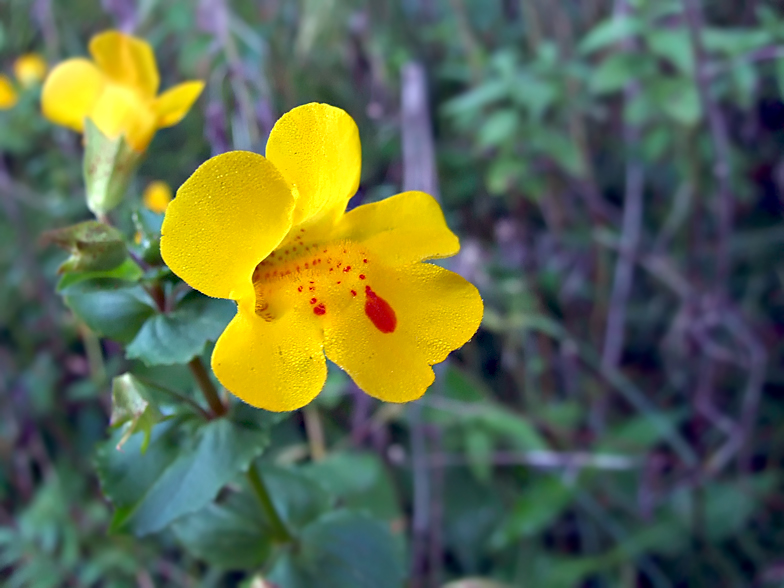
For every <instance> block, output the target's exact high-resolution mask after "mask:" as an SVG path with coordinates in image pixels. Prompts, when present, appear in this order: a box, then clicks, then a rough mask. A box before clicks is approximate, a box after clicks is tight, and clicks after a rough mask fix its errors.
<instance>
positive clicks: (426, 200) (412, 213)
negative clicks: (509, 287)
mask: <svg viewBox="0 0 784 588" xmlns="http://www.w3.org/2000/svg"><path fill="white" fill-rule="evenodd" d="M334 235H335V237H334V238H336V239H348V240H351V241H355V242H358V243H362V244H363V245H365V246H366V247H367V248H368V249H371V250H372V251H373V252H374V253H375V254H376V255H378V256H379V257H380V258H381V260H383V261H384V262H385V263H387V264H389V265H394V266H398V265H405V264H408V263H412V262H416V261H422V260H424V259H436V258H442V257H449V256H450V255H454V254H455V253H457V252H458V251H459V250H460V243H459V241H458V239H457V237H456V236H455V235H454V233H452V231H450V230H449V228H448V227H447V226H446V221H445V220H444V214H443V213H442V212H441V206H439V204H438V202H437V201H436V199H435V198H433V197H432V196H430V195H429V194H425V193H424V192H404V193H402V194H398V195H396V196H392V197H391V198H386V199H385V200H381V201H380V202H374V203H372V204H364V205H362V206H358V207H357V208H355V209H354V210H352V211H350V212H348V213H346V214H345V215H344V216H343V217H341V218H340V220H339V221H338V224H337V226H336V227H335V233H334Z"/></svg>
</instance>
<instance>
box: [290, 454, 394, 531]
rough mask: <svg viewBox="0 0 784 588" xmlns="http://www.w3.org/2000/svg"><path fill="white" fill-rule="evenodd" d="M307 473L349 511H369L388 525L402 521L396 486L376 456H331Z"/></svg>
mask: <svg viewBox="0 0 784 588" xmlns="http://www.w3.org/2000/svg"><path fill="white" fill-rule="evenodd" d="M303 473H304V474H305V475H307V476H308V477H309V478H310V479H311V480H313V481H314V482H316V483H317V484H319V486H321V487H322V488H324V489H325V490H326V491H327V492H328V493H329V494H331V495H332V496H333V497H335V498H337V499H339V501H340V504H341V505H343V506H345V507H348V508H351V509H354V510H366V511H367V512H368V513H370V514H371V515H373V517H375V518H379V519H384V520H387V521H391V520H394V519H397V518H399V517H400V506H399V504H398V499H397V496H396V495H395V491H394V487H395V486H394V484H393V482H392V479H391V478H390V476H389V473H388V472H387V470H386V468H385V467H384V464H383V462H382V461H381V459H380V458H379V457H378V456H377V455H376V454H373V453H358V452H353V451H350V452H349V451H347V452H344V453H331V454H329V455H328V456H327V457H326V458H325V459H323V460H321V461H318V462H314V463H310V464H307V465H306V466H304V468H303Z"/></svg>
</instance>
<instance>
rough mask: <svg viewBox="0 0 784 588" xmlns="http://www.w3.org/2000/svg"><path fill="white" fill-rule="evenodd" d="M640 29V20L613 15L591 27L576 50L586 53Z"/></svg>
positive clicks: (629, 35) (615, 41)
mask: <svg viewBox="0 0 784 588" xmlns="http://www.w3.org/2000/svg"><path fill="white" fill-rule="evenodd" d="M640 29H641V25H640V22H639V21H638V20H637V19H635V18H632V17H629V16H623V17H615V16H613V17H611V18H609V19H607V20H604V21H602V22H600V23H599V24H598V25H596V26H595V27H594V28H593V29H591V31H590V32H589V33H588V34H587V35H586V36H585V38H584V39H583V40H582V41H581V42H580V44H579V47H578V50H579V51H580V52H581V53H583V54H586V55H587V54H589V53H593V52H594V51H598V50H599V49H603V48H605V47H608V46H609V45H614V44H615V43H618V42H620V41H623V40H625V39H628V38H629V37H631V36H633V35H636V34H637V33H638V32H639V31H640Z"/></svg>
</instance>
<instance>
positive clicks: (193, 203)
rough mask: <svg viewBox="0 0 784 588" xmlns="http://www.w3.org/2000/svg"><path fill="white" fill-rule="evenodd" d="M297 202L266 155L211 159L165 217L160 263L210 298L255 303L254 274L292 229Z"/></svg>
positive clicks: (235, 153) (237, 154) (181, 191)
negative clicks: (248, 296)
mask: <svg viewBox="0 0 784 588" xmlns="http://www.w3.org/2000/svg"><path fill="white" fill-rule="evenodd" d="M294 201H295V197H294V194H293V193H292V191H291V188H289V185H288V184H287V183H286V180H285V179H284V178H283V176H281V175H280V172H278V170H277V169H276V168H275V166H274V165H272V163H270V162H269V161H267V160H266V159H265V158H264V157H262V156H261V155H258V154H256V153H249V152H247V151H232V152H229V153H224V154H223V155H218V156H217V157H213V158H212V159H209V160H207V162H205V163H204V164H203V165H202V166H201V167H199V169H197V170H196V171H195V172H194V173H193V175H192V176H191V177H190V178H188V180H186V181H185V183H184V184H183V185H182V186H181V187H180V189H179V190H178V191H177V197H176V198H175V199H174V200H172V201H171V203H170V204H169V206H168V208H167V209H166V217H165V218H164V220H163V227H162V229H161V234H162V236H161V254H162V255H163V259H164V261H165V262H166V264H167V265H168V266H169V267H170V268H171V270H172V271H173V272H174V273H175V274H177V275H178V276H180V277H181V278H182V279H183V280H185V281H186V282H187V283H188V284H190V285H191V286H192V287H194V288H195V289H197V290H199V291H200V292H203V293H204V294H206V295H207V296H214V297H216V298H233V299H235V300H237V299H239V298H240V297H242V296H244V295H246V294H247V291H248V290H251V295H252V282H251V277H252V275H253V270H254V269H255V268H256V265H257V264H258V263H259V262H260V261H261V260H262V259H264V258H265V257H266V256H267V255H269V253H270V252H271V251H272V250H273V249H274V248H275V246H276V245H277V244H278V243H280V241H281V239H282V238H283V237H284V236H285V235H286V233H287V232H288V230H289V228H290V227H291V213H292V211H293V209H294Z"/></svg>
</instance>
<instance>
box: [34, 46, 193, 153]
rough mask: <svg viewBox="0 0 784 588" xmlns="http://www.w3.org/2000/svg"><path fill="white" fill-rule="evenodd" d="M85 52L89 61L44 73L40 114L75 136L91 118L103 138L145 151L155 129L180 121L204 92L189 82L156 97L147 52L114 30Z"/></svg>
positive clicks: (79, 60)
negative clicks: (121, 138)
mask: <svg viewBox="0 0 784 588" xmlns="http://www.w3.org/2000/svg"><path fill="white" fill-rule="evenodd" d="M90 54H91V55H92V57H93V61H90V60H88V59H84V58H82V57H76V58H73V59H68V60H66V61H64V62H62V63H60V64H59V65H57V66H56V67H55V68H54V69H53V70H52V71H51V72H50V73H49V76H48V77H47V78H46V81H45V82H44V87H43V93H42V96H41V105H42V109H43V113H44V116H46V117H47V118H48V119H49V120H51V121H52V122H55V123H57V124H60V125H63V126H66V127H69V128H72V129H74V130H76V131H79V132H82V131H83V130H84V120H85V118H90V119H92V121H93V123H95V125H96V126H97V127H98V129H99V130H100V131H101V132H102V133H103V134H104V135H106V136H107V137H109V138H110V139H115V138H117V137H120V136H121V135H122V136H124V137H125V140H126V141H127V143H128V144H129V145H130V146H131V147H132V148H133V149H135V150H136V151H144V149H145V148H146V147H147V145H148V144H149V143H150V140H151V139H152V137H153V135H154V134H155V131H156V130H158V129H160V128H164V127H170V126H172V125H175V124H177V123H178V122H180V120H182V118H183V117H184V116H185V115H186V114H187V113H188V110H189V109H190V107H191V106H192V105H193V103H194V102H195V101H196V99H197V98H198V97H199V94H200V93H201V91H202V89H203V88H204V82H202V81H190V82H185V83H182V84H179V85H177V86H175V87H173V88H171V89H169V90H167V91H166V92H164V93H163V94H161V95H160V96H156V94H157V92H158V85H159V83H160V79H159V76H158V66H157V65H156V63H155V56H154V55H153V52H152V48H151V47H150V45H149V44H148V43H147V42H146V41H144V40H142V39H138V38H136V37H132V36H130V35H125V34H123V33H120V32H118V31H106V32H103V33H100V34H98V35H96V36H94V37H93V38H92V39H91V40H90Z"/></svg>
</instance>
